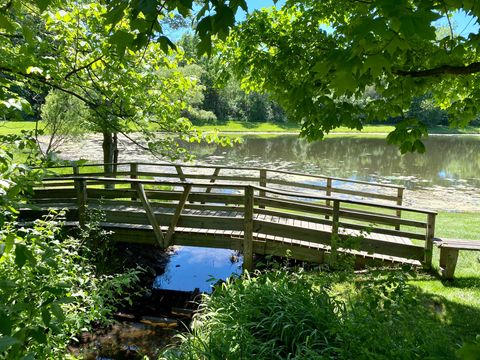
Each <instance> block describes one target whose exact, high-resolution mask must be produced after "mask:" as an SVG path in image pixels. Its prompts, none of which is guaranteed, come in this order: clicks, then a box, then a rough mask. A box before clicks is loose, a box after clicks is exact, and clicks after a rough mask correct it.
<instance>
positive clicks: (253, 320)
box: [163, 270, 457, 360]
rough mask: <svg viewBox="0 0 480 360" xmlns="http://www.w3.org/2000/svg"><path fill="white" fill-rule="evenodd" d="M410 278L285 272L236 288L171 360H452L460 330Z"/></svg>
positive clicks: (232, 285)
mask: <svg viewBox="0 0 480 360" xmlns="http://www.w3.org/2000/svg"><path fill="white" fill-rule="evenodd" d="M407 280H408V277H407V275H406V274H405V273H404V272H403V271H381V272H376V273H373V274H372V275H369V276H362V277H358V276H355V275H353V274H351V275H348V273H345V272H344V273H341V274H338V273H315V274H313V273H304V272H297V273H292V272H289V271H285V270H279V271H273V272H267V273H264V274H259V275H258V276H257V277H249V276H246V277H244V278H243V279H241V280H238V281H228V282H227V283H225V284H223V285H222V287H221V288H218V289H217V290H216V291H215V292H214V293H213V294H212V295H211V296H207V297H205V299H204V303H203V305H202V308H201V312H200V313H199V314H198V315H197V316H196V318H195V320H194V322H193V330H192V333H191V334H188V335H183V336H181V337H180V338H181V344H180V345H179V346H178V347H174V348H172V349H169V350H168V351H166V352H165V353H164V355H163V358H164V359H192V360H193V359H197V360H199V359H205V360H206V359H209V360H211V359H235V360H241V359H297V360H300V359H302V360H303V359H427V358H429V359H451V358H454V357H455V351H456V347H457V345H456V339H455V338H456V336H455V329H453V328H449V327H447V326H446V325H445V324H444V323H442V322H441V321H440V320H439V319H438V316H437V314H436V313H435V311H434V310H433V309H432V308H431V307H430V306H429V303H430V301H431V299H428V298H427V297H426V296H425V295H424V294H421V293H419V291H418V290H417V289H416V288H415V287H413V286H411V285H409V283H408V282H407Z"/></svg>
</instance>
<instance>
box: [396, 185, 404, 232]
mask: <svg viewBox="0 0 480 360" xmlns="http://www.w3.org/2000/svg"><path fill="white" fill-rule="evenodd" d="M402 204H403V187H399V188H398V189H397V205H398V206H402ZM397 217H398V218H399V219H401V218H402V210H397ZM395 230H400V224H398V225H397V226H395Z"/></svg>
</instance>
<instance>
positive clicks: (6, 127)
mask: <svg viewBox="0 0 480 360" xmlns="http://www.w3.org/2000/svg"><path fill="white" fill-rule="evenodd" d="M35 126H36V122H35V121H0V135H9V134H21V132H22V130H35ZM40 128H42V127H41V126H40Z"/></svg>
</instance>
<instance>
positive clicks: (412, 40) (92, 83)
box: [0, 0, 480, 151]
mask: <svg viewBox="0 0 480 360" xmlns="http://www.w3.org/2000/svg"><path fill="white" fill-rule="evenodd" d="M102 4H103V5H102ZM74 8H76V10H75V9H74ZM239 9H243V10H247V4H246V1H245V0H215V1H213V0H211V1H202V2H198V3H196V2H194V1H193V0H169V1H166V0H163V1H161V0H145V1H137V0H129V1H123V0H110V1H106V2H105V3H103V2H100V3H95V4H93V3H87V2H85V1H81V2H70V1H67V0H58V1H52V0H35V1H33V2H32V3H31V4H26V3H25V2H23V1H20V0H10V1H8V2H6V3H4V4H3V6H1V7H0V28H1V29H0V31H1V32H0V49H1V51H0V61H1V66H0V71H1V72H2V74H3V76H2V78H1V79H0V81H1V82H2V85H3V86H2V87H1V88H0V92H1V93H0V97H1V100H2V105H3V108H4V109H6V110H15V109H23V110H24V109H25V108H28V104H27V103H26V101H25V96H23V95H22V94H21V93H20V92H19V91H18V89H17V88H18V85H19V84H21V83H24V82H29V83H30V84H31V85H32V86H33V85H34V86H47V87H53V88H59V89H61V90H63V91H66V92H71V93H73V94H74V95H75V96H77V97H81V98H82V99H83V100H84V101H85V102H86V103H87V104H88V105H89V107H90V108H92V109H93V110H94V111H96V112H97V113H101V114H103V118H105V117H110V116H114V117H115V118H116V119H117V120H118V118H122V117H125V116H129V117H136V116H137V114H139V113H140V114H141V113H142V112H143V110H144V109H150V108H152V107H150V106H144V104H142V106H138V104H140V103H144V102H145V101H147V102H152V101H160V100H152V99H154V98H155V95H154V92H155V91H157V92H156V94H162V96H160V99H161V101H162V104H170V105H171V104H172V101H169V99H170V100H171V99H173V98H177V99H178V95H179V93H184V92H185V91H184V88H185V87H186V86H187V87H188V84H187V83H188V79H187V80H185V78H184V77H181V76H179V77H170V78H169V79H168V81H163V80H160V81H159V80H158V79H157V80H154V79H153V78H151V77H149V75H147V74H149V73H151V72H150V71H149V70H150V69H151V68H152V67H153V68H155V67H157V66H166V67H168V66H172V61H174V59H173V58H172V54H171V53H169V51H170V50H172V49H174V48H175V45H174V44H173V42H172V41H171V39H169V37H168V32H169V29H170V28H171V27H172V24H174V23H175V21H174V19H175V17H183V18H187V17H190V18H193V20H194V24H195V29H196V32H197V34H198V36H199V42H198V44H197V48H198V51H199V53H207V54H210V53H211V52H212V40H214V41H217V40H220V41H221V42H222V47H221V50H220V51H221V54H222V56H224V59H225V60H226V61H227V62H226V64H228V66H229V67H231V68H233V69H234V70H235V73H236V75H237V76H238V77H239V78H240V79H241V81H242V86H243V87H244V88H245V89H247V90H248V89H255V90H259V91H264V92H267V93H268V94H269V95H270V96H271V97H273V98H274V99H275V100H277V101H278V102H279V103H280V104H281V105H282V106H283V107H284V108H285V110H286V111H287V113H288V115H289V117H290V118H291V119H293V120H297V121H300V122H301V123H302V135H304V136H305V137H307V138H309V139H317V138H321V137H323V135H324V133H326V132H328V131H330V130H332V129H333V128H335V127H338V126H348V127H350V128H357V129H361V128H362V126H363V124H365V123H367V122H369V121H378V120H382V119H385V118H386V117H388V116H390V117H400V118H402V119H403V120H402V121H400V122H399V124H398V125H397V127H396V130H395V131H394V132H392V133H391V134H390V135H389V141H390V142H392V143H395V144H398V145H400V146H401V150H402V151H412V150H416V151H423V149H424V147H423V144H422V143H421V141H420V139H421V138H422V137H423V136H425V135H426V134H427V129H426V126H425V124H424V123H423V122H422V121H420V120H419V119H417V118H415V117H413V116H411V113H408V111H407V110H408V107H409V106H410V104H411V102H412V99H414V98H417V97H421V96H424V95H425V94H426V93H427V92H428V93H429V94H430V95H431V96H432V98H433V99H434V101H435V103H436V104H437V105H440V106H441V108H442V109H444V110H446V111H448V112H449V113H450V114H451V115H452V116H451V119H453V120H452V124H453V125H455V126H463V125H466V124H467V123H468V122H469V121H470V120H471V119H473V118H474V117H475V116H476V115H477V114H478V112H479V111H478V105H477V104H478V98H479V96H480V87H479V86H478V85H479V84H478V81H479V76H478V73H479V72H480V59H479V55H478V51H479V46H478V44H479V39H480V34H479V33H478V31H477V32H476V33H466V34H464V33H456V32H455V31H454V29H453V27H452V25H451V21H450V18H451V15H452V14H453V13H454V12H457V11H463V12H465V13H466V14H468V15H469V16H471V17H472V19H473V20H474V23H477V24H478V14H479V13H480V4H478V2H477V1H473V0H470V1H458V0H443V1H433V0H400V1H389V0H342V1H333V0H327V1H314V0H287V1H286V2H285V4H283V5H282V6H281V7H279V8H271V9H263V10H260V11H254V12H253V13H251V14H250V15H248V16H247V19H246V20H245V21H244V22H242V23H241V24H239V25H238V26H236V27H234V23H235V14H236V12H237V11H239ZM441 18H444V19H446V20H447V22H448V27H447V30H448V31H446V32H445V31H443V32H438V31H437V21H438V20H439V19H441ZM172 19H173V20H172ZM173 26H174V25H173ZM232 28H234V31H233V32H231V29H232ZM477 29H478V27H477ZM441 33H443V35H442V36H440V34H441ZM166 54H170V55H166ZM133 69H135V70H133ZM93 73H95V74H93ZM97 76H98V78H97ZM151 84H155V85H156V86H158V88H159V90H155V89H150V86H151ZM172 84H174V86H172ZM145 88H147V89H149V91H143V92H142V90H143V89H145ZM172 92H173V93H175V96H173V97H169V96H170V95H168V94H171V93H172ZM92 94H95V95H92ZM99 94H100V95H99ZM132 94H136V96H132ZM137 95H138V97H137ZM142 96H143V98H142ZM173 103H175V102H173ZM177 105H182V104H181V101H180V103H177ZM180 108H181V106H180ZM164 109H167V110H166V113H167V114H168V112H169V111H170V110H171V114H170V115H172V114H173V113H175V114H176V113H178V110H179V107H171V108H170V110H168V109H169V108H168V106H167V107H166V108H164ZM159 115H161V116H164V117H163V120H165V121H163V122H161V123H162V124H169V126H167V128H169V129H173V131H174V132H177V131H180V132H182V129H187V128H188V126H186V125H185V123H183V124H182V122H178V121H174V122H172V121H170V120H167V119H173V118H174V117H175V116H166V115H165V110H163V111H162V112H161V113H160V114H159ZM101 118H102V116H101ZM120 123H121V121H120V122H119V121H114V122H113V124H114V125H115V127H118V125H119V124H120ZM139 128H140V129H142V128H145V126H144V124H142V125H141V126H140V127H139ZM167 147H168V146H167Z"/></svg>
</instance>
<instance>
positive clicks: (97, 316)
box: [0, 216, 138, 359]
mask: <svg viewBox="0 0 480 360" xmlns="http://www.w3.org/2000/svg"><path fill="white" fill-rule="evenodd" d="M61 225H62V224H61V222H59V221H58V217H57V216H51V217H48V218H47V219H45V220H37V221H36V222H35V224H34V225H33V227H31V228H24V227H22V228H17V227H16V225H15V224H14V223H11V224H8V225H6V226H5V227H4V228H3V229H2V230H1V231H0V247H1V249H2V251H1V253H0V319H1V321H0V323H1V327H0V357H1V354H4V355H6V356H7V358H8V359H26V358H36V359H48V358H52V359H53V358H57V359H58V358H61V357H63V355H64V354H65V348H66V345H67V344H68V343H69V342H70V341H71V340H72V339H73V338H74V336H75V335H76V334H78V332H79V331H81V330H83V329H86V328H89V327H90V326H91V325H92V324H94V323H98V322H105V321H107V319H108V318H107V316H108V315H110V314H111V312H112V311H113V310H114V309H115V304H116V302H115V301H116V299H117V298H118V297H119V296H120V295H123V294H122V290H123V289H124V288H126V287H129V286H131V285H132V283H134V282H135V281H137V280H138V277H137V275H138V272H136V271H130V272H127V273H126V274H122V275H116V276H97V274H96V271H95V267H94V266H92V265H91V264H90V261H89V260H88V259H87V258H84V257H82V255H81V252H82V251H85V249H84V248H83V247H82V245H81V243H80V241H79V240H75V239H73V238H66V239H64V238H63V237H62V236H61Z"/></svg>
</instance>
